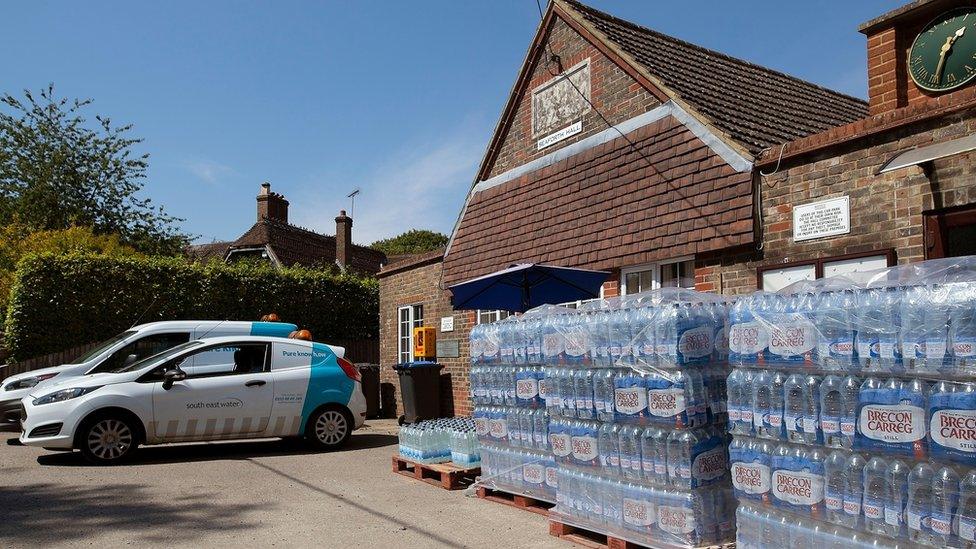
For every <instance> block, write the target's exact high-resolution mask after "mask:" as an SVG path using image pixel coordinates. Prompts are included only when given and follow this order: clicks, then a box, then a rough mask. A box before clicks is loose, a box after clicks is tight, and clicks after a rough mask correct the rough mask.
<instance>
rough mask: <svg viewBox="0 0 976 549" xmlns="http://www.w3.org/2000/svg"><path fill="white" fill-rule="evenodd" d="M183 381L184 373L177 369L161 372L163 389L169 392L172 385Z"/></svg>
mask: <svg viewBox="0 0 976 549" xmlns="http://www.w3.org/2000/svg"><path fill="white" fill-rule="evenodd" d="M184 379H186V372H184V371H183V370H180V369H179V367H175V368H170V369H169V370H166V371H165V372H163V389H165V390H167V391H169V390H170V389H172V388H173V384H174V383H176V382H177V381H183V380H184Z"/></svg>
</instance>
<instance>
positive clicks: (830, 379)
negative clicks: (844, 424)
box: [820, 375, 845, 448]
mask: <svg viewBox="0 0 976 549" xmlns="http://www.w3.org/2000/svg"><path fill="white" fill-rule="evenodd" d="M843 385H844V378H842V377H840V376H836V375H829V376H825V377H824V378H823V383H821V385H820V427H821V429H822V430H823V437H824V445H826V446H829V447H831V448H844V447H845V446H844V443H843V437H842V436H841V434H840V418H841V416H842V415H843V413H844V410H843V407H844V405H843V396H842V393H841V388H842V387H843Z"/></svg>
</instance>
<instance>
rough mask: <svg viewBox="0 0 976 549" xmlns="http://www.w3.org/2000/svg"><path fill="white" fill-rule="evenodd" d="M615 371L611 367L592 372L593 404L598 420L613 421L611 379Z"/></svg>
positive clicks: (612, 387) (612, 388)
mask: <svg viewBox="0 0 976 549" xmlns="http://www.w3.org/2000/svg"><path fill="white" fill-rule="evenodd" d="M616 374H617V371H616V370H615V369H612V368H604V369H600V370H596V372H595V373H594V374H593V406H594V409H595V411H596V418H597V419H598V420H600V421H604V422H608V421H613V417H614V416H613V413H614V412H613V392H614V386H613V380H614V376H616Z"/></svg>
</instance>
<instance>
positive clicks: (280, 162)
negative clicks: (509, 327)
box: [0, 0, 902, 243]
mask: <svg viewBox="0 0 976 549" xmlns="http://www.w3.org/2000/svg"><path fill="white" fill-rule="evenodd" d="M589 3H590V4H591V5H593V6H594V7H596V8H598V9H602V10H604V11H608V12H610V13H612V14H614V15H617V16H619V17H623V18H625V19H629V20H631V21H635V22H637V23H640V24H643V25H645V26H648V27H651V28H654V29H656V30H658V31H661V32H665V33H668V34H671V35H673V36H677V37H679V38H682V39H685V40H689V41H691V42H694V43H697V44H700V45H702V46H706V47H709V48H713V49H716V50H719V51H722V52H725V53H727V54H730V55H734V56H737V57H740V58H743V59H746V60H749V61H752V62H755V63H759V64H762V65H765V66H768V67H771V68H774V69H778V70H782V71H785V72H787V73H790V74H793V75H796V76H799V77H801V78H805V79H807V80H811V81H813V82H816V83H818V84H821V85H824V86H828V87H831V88H834V89H837V90H840V91H842V92H846V93H849V94H852V95H856V96H860V97H865V96H866V81H867V76H866V68H865V39H864V37H863V36H862V35H861V34H859V33H858V32H857V25H858V24H860V23H861V22H863V21H866V20H868V19H870V18H872V17H875V16H877V15H880V14H881V13H883V12H885V11H887V10H889V9H893V8H895V7H897V6H899V5H900V4H901V3H902V2H898V1H879V0H858V1H857V2H848V1H842V0H835V1H811V0H805V1H803V2H781V1H773V0H769V1H762V2H760V1H740V2H720V1H703V2H647V1H630V2H626V1H621V0H589ZM538 17H539V16H538V11H537V8H536V5H535V0H483V1H462V0H454V1H440V0H439V1H434V0H431V1H424V0H416V1H398V2H394V1H392V0H390V1H362V2H296V1H276V2H243V1H242V2H230V1H207V2H176V1H173V2H121V1H117V2H104V1H103V2H71V3H69V2H46V1H32V2H16V3H8V4H6V5H5V6H4V16H3V18H2V19H0V44H2V46H3V49H4V50H5V52H6V54H5V55H4V56H3V57H2V59H0V74H2V75H3V79H2V86H0V91H3V92H12V93H19V92H20V90H21V89H23V88H34V89H36V88H39V87H42V86H45V85H47V84H48V83H49V82H54V83H55V85H56V87H57V89H58V91H59V93H60V94H61V95H64V96H68V97H83V98H92V99H94V100H95V103H94V107H93V108H92V110H91V111H90V114H91V115H92V116H93V115H94V114H95V113H96V112H97V113H100V114H104V115H108V116H110V117H112V118H113V119H114V120H116V121H118V122H126V123H132V124H134V125H135V130H134V135H136V136H139V137H142V138H144V139H145V142H144V143H143V145H142V148H143V149H144V150H145V151H147V152H149V153H150V155H151V157H150V172H149V179H148V181H147V185H146V190H145V192H146V193H147V194H148V195H149V196H151V197H152V198H153V199H154V200H155V201H156V202H159V203H162V204H164V205H165V206H166V207H167V209H168V210H169V211H170V212H171V213H173V214H175V215H178V216H180V217H183V218H185V219H186V222H185V223H184V225H183V228H184V229H185V230H186V231H188V232H190V233H193V234H195V235H199V237H200V238H199V240H198V241H199V242H208V241H211V240H214V239H232V238H236V237H237V236H238V235H240V234H241V233H242V232H243V231H244V230H246V229H247V228H248V227H250V225H251V223H253V221H254V216H255V213H254V196H255V195H256V194H257V191H258V188H259V185H260V183H261V182H262V181H265V180H267V181H270V182H271V183H272V186H273V189H274V190H276V191H279V192H282V193H284V194H285V195H286V197H287V198H288V199H289V201H290V202H291V208H290V217H291V219H292V221H293V222H295V223H297V224H301V225H303V226H306V227H310V228H313V229H316V230H319V231H321V232H324V233H327V234H332V233H333V231H334V229H335V226H334V221H333V218H334V217H335V215H336V214H337V213H338V211H339V209H342V208H345V209H348V206H349V200H348V199H347V198H346V195H347V194H348V193H349V192H350V191H352V190H353V189H354V188H357V187H359V188H361V189H362V193H361V194H360V196H359V197H358V198H357V200H356V209H355V226H354V228H353V238H354V240H355V241H356V242H361V243H368V242H371V241H373V240H375V239H377V238H383V237H387V236H391V235H394V234H397V233H399V232H402V231H404V230H406V229H410V228H430V229H434V230H438V231H442V232H445V233H449V232H450V230H451V228H452V226H453V224H454V221H455V219H456V216H457V212H458V210H459V208H460V206H461V204H462V203H463V201H464V196H465V193H466V191H467V188H468V186H469V185H470V184H471V181H472V179H473V177H474V173H475V170H476V168H477V164H478V162H479V161H480V159H481V155H482V153H483V152H484V148H485V146H486V144H487V142H488V139H489V138H490V134H491V131H492V130H493V128H494V124H495V122H496V120H497V118H498V116H499V114H500V113H501V109H502V107H503V106H504V102H505V100H506V98H507V95H508V92H509V90H510V89H511V86H512V83H513V82H514V79H515V77H516V74H517V71H518V68H519V65H520V63H521V62H522V59H523V57H524V55H525V51H526V49H527V48H528V45H529V42H530V41H531V39H532V36H533V33H534V32H535V29H536V26H537V25H538Z"/></svg>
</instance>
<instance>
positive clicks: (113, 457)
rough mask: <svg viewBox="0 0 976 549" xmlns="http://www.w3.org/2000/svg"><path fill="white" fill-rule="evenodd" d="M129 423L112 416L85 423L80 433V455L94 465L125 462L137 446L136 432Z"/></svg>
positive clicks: (126, 420) (124, 419) (127, 420)
mask: <svg viewBox="0 0 976 549" xmlns="http://www.w3.org/2000/svg"><path fill="white" fill-rule="evenodd" d="M129 423H130V420H129V419H126V418H119V417H113V416H103V417H98V418H95V419H94V420H92V421H90V422H87V424H86V425H85V427H84V429H83V430H82V433H81V435H82V436H81V440H80V444H79V449H80V450H81V454H82V455H83V456H84V457H85V459H86V460H88V461H89V462H90V463H93V464H95V465H113V464H116V463H121V462H123V461H125V460H126V458H128V457H129V456H131V455H132V452H133V450H135V448H136V446H137V445H138V440H137V439H136V430H135V428H134V427H133V426H132V425H130V424H129Z"/></svg>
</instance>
